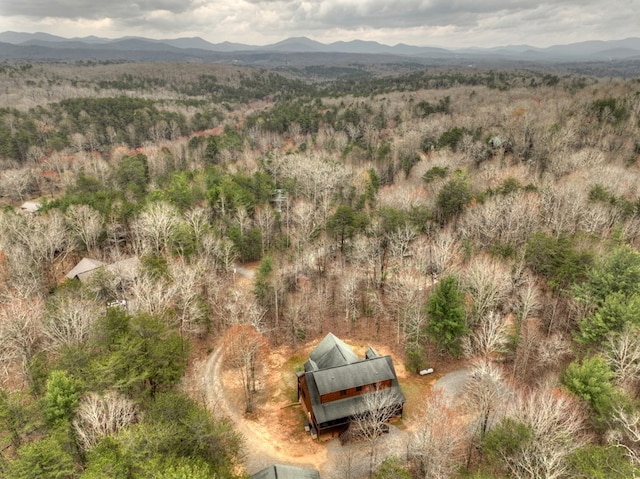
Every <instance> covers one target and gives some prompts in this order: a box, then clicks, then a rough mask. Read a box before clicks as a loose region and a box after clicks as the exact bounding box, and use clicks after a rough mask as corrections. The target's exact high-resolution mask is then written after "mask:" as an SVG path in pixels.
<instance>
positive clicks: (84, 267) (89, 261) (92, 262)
mask: <svg viewBox="0 0 640 479" xmlns="http://www.w3.org/2000/svg"><path fill="white" fill-rule="evenodd" d="M100 266H104V263H103V262H102V261H98V260H97V259H93V258H82V259H81V260H80V262H79V263H78V264H77V265H75V266H74V267H73V269H72V270H71V271H69V272H68V273H67V275H66V277H67V278H69V279H73V278H75V277H77V278H78V279H79V280H80V281H84V280H85V279H87V278H88V276H89V274H90V273H91V272H92V271H93V270H95V269H96V268H99V267H100Z"/></svg>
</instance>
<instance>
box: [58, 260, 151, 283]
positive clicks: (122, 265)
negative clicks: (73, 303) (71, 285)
mask: <svg viewBox="0 0 640 479" xmlns="http://www.w3.org/2000/svg"><path fill="white" fill-rule="evenodd" d="M100 267H104V269H105V270H106V271H109V272H110V273H111V274H113V275H115V276H116V277H118V278H121V279H124V280H129V281H133V280H134V279H135V278H136V276H138V273H139V270H140V260H139V259H138V258H137V257H135V256H133V257H131V258H127V259H123V260H120V261H116V262H115V263H112V264H106V263H103V262H102V261H98V260H97V259H92V258H82V260H81V261H80V262H79V263H78V264H77V265H75V266H74V268H73V269H72V270H71V271H69V272H68V273H67V275H66V277H67V278H70V279H72V278H78V279H79V280H80V281H82V282H84V281H86V280H87V279H88V278H89V276H91V275H92V274H93V273H94V272H95V271H96V270H97V269H98V268H100Z"/></svg>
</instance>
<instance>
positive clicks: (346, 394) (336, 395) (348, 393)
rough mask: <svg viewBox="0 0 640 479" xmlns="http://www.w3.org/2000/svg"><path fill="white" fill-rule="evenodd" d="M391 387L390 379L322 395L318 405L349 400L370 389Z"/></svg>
mask: <svg viewBox="0 0 640 479" xmlns="http://www.w3.org/2000/svg"><path fill="white" fill-rule="evenodd" d="M390 387H391V379H387V380H385V381H380V382H379V383H376V384H369V385H367V386H362V387H361V388H356V387H353V388H349V389H345V390H344V391H333V392H330V393H327V394H323V395H322V396H320V403H321V404H325V403H328V402H332V401H339V400H340V399H345V398H350V397H354V396H359V395H360V394H364V393H366V392H368V391H370V390H371V389H385V388H390Z"/></svg>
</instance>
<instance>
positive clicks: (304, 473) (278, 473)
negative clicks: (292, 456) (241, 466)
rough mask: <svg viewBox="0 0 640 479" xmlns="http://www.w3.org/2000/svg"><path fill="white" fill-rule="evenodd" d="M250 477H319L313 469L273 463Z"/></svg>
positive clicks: (290, 478) (301, 478) (313, 478)
mask: <svg viewBox="0 0 640 479" xmlns="http://www.w3.org/2000/svg"><path fill="white" fill-rule="evenodd" d="M251 479H320V473H319V472H318V471H316V470H315V469H307V468H305V467H296V466H285V465H282V464H274V465H273V466H269V467H267V468H266V469H263V470H261V471H260V472H256V473H255V474H253V475H252V476H251Z"/></svg>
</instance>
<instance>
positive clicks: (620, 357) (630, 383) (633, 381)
mask: <svg viewBox="0 0 640 479" xmlns="http://www.w3.org/2000/svg"><path fill="white" fill-rule="evenodd" d="M605 359H606V360H607V362H608V363H609V365H610V366H611V369H612V370H613V372H614V373H615V374H616V380H617V382H618V383H619V384H620V385H621V386H623V387H624V388H625V389H631V390H632V389H633V387H634V386H636V385H637V383H638V380H639V379H640V331H638V328H637V327H636V326H633V325H629V324H627V325H626V326H625V327H624V329H623V330H622V332H620V333H619V334H612V335H610V336H609V337H608V338H607V342H606V352H605Z"/></svg>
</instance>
